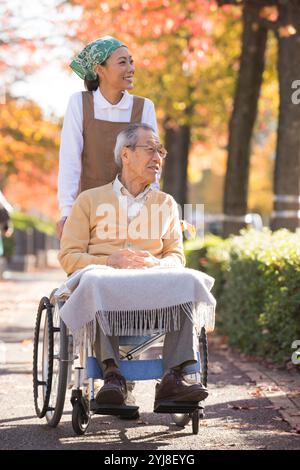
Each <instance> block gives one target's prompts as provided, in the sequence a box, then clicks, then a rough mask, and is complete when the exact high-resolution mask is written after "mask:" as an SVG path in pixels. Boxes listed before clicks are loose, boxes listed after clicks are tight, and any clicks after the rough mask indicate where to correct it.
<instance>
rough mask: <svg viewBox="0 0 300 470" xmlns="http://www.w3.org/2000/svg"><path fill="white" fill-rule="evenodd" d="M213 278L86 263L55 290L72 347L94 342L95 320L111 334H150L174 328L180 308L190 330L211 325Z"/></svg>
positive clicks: (190, 272)
mask: <svg viewBox="0 0 300 470" xmlns="http://www.w3.org/2000/svg"><path fill="white" fill-rule="evenodd" d="M213 284H214V279H213V278H212V277H210V276H208V275H207V274H205V273H203V272H200V271H196V270H194V269H189V268H161V267H155V268H150V269H114V268H110V267H108V266H99V265H90V266H88V267H87V268H85V269H81V270H80V271H77V272H75V273H74V274H73V275H72V276H70V277H69V278H68V279H67V280H66V281H65V282H64V284H63V285H62V286H61V287H60V288H59V289H58V290H57V291H56V292H55V297H56V298H57V299H59V300H66V302H65V304H64V305H63V306H62V307H61V309H60V315H61V318H62V320H63V321H64V323H65V324H66V325H67V326H68V328H69V329H70V330H71V332H72V334H73V336H74V341H75V344H76V346H82V345H83V343H85V340H86V339H88V340H90V341H94V339H95V335H96V322H98V324H99V325H100V328H101V329H102V330H103V332H104V334H106V335H108V336H111V335H116V336H124V335H125V336H133V335H142V336H144V335H151V334H154V333H166V332H168V331H172V330H178V329H179V328H180V311H181V310H183V311H184V312H185V313H186V314H187V315H188V317H189V318H190V320H191V321H193V322H194V324H195V326H196V329H197V330H198V331H200V329H201V327H202V326H205V327H206V330H207V331H212V330H213V329H214V323H215V305H216V301H215V299H214V297H213V296H212V294H211V293H210V290H211V288H212V286H213Z"/></svg>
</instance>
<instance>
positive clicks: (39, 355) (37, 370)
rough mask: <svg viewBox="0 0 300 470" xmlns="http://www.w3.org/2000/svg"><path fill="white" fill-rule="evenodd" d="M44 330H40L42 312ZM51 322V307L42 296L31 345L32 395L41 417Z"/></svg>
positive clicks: (50, 356)
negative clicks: (41, 336)
mask: <svg viewBox="0 0 300 470" xmlns="http://www.w3.org/2000/svg"><path fill="white" fill-rule="evenodd" d="M44 311H45V318H44V330H43V332H41V331H40V330H41V323H43V322H42V317H43V313H44ZM52 330H53V323H52V308H51V304H50V302H49V299H48V298H47V297H43V298H42V299H41V301H40V304H39V307H38V313H37V318H36V324H35V331H34V345H33V397H34V406H35V411H36V414H37V416H38V417H39V418H43V417H44V416H45V414H46V412H47V410H48V405H49V400H50V393H51V384H52V368H53V335H52ZM40 333H42V335H43V338H42V350H41V351H40V348H39V346H40Z"/></svg>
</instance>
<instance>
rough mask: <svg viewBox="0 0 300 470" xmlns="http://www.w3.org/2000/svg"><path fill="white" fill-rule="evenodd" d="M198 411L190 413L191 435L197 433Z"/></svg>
mask: <svg viewBox="0 0 300 470" xmlns="http://www.w3.org/2000/svg"><path fill="white" fill-rule="evenodd" d="M199 418H200V417H199V410H195V411H193V413H192V429H193V434H198V432H199Z"/></svg>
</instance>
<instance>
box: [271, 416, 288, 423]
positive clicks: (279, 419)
mask: <svg viewBox="0 0 300 470" xmlns="http://www.w3.org/2000/svg"><path fill="white" fill-rule="evenodd" d="M272 420H273V421H285V422H287V421H286V419H284V418H279V416H275V418H272Z"/></svg>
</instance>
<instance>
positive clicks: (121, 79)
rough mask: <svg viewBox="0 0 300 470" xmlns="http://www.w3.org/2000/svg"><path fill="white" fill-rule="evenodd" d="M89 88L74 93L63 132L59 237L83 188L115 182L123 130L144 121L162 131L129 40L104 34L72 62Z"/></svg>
mask: <svg viewBox="0 0 300 470" xmlns="http://www.w3.org/2000/svg"><path fill="white" fill-rule="evenodd" d="M70 67H71V68H72V70H73V71H74V72H75V73H77V75H79V77H80V78H82V79H83V80H84V84H85V88H86V89H87V91H85V92H78V93H75V94H74V95H72V96H71V98H70V101H69V105H68V108H67V111H66V115H65V119H64V125H63V129H62V133H61V146H60V159H59V176H58V199H59V208H60V211H61V219H60V221H59V222H58V224H57V236H58V238H60V237H61V232H62V229H63V226H64V223H65V221H66V219H67V217H68V215H69V213H70V211H71V208H72V205H73V202H74V200H75V199H76V197H77V195H78V193H79V192H81V191H84V190H85V189H90V188H93V187H96V186H101V185H104V184H107V183H109V182H110V181H112V180H113V179H114V178H115V176H116V174H117V172H118V170H117V166H116V164H115V163H114V158H113V149H114V145H115V141H116V136H117V135H118V133H119V132H120V131H121V130H123V129H124V128H126V127H127V126H128V124H129V123H134V122H142V123H145V124H149V125H150V126H152V127H153V128H154V130H155V132H156V133H157V132H158V131H157V122H156V117H155V109H154V105H153V103H152V101H150V100H149V99H147V98H142V97H138V96H134V95H131V94H129V93H128V91H127V90H131V89H132V88H133V76H134V72H135V67H134V63H133V59H132V56H131V55H130V52H129V51H128V48H127V46H126V45H125V44H123V43H122V42H120V41H119V40H117V39H115V38H113V37H111V36H105V37H103V38H100V39H97V40H96V41H94V42H92V43H91V44H89V45H87V46H86V47H85V48H84V49H83V51H82V52H80V54H78V56H77V57H76V58H75V59H74V60H73V61H72V62H71V64H70Z"/></svg>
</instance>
